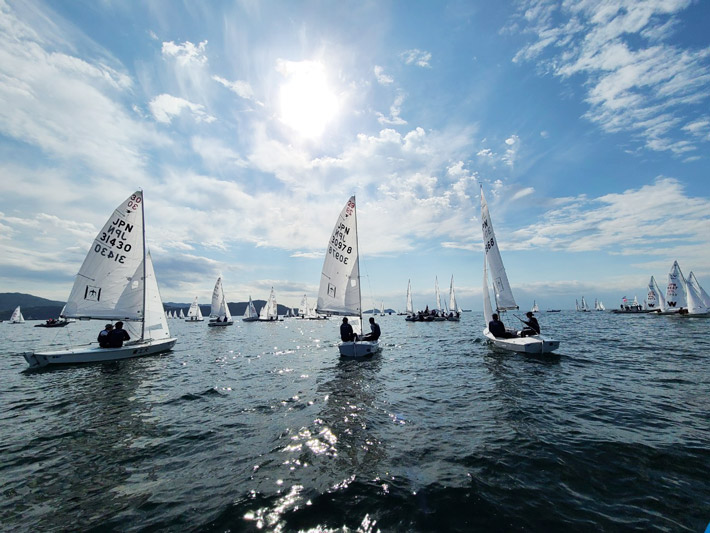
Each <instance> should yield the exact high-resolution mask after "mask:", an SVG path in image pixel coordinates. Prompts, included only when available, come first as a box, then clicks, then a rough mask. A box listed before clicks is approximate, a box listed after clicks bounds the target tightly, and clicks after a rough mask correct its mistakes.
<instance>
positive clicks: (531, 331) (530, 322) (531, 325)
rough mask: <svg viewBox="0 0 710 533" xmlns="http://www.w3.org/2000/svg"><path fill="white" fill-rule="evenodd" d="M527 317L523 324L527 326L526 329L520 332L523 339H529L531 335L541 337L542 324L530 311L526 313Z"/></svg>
mask: <svg viewBox="0 0 710 533" xmlns="http://www.w3.org/2000/svg"><path fill="white" fill-rule="evenodd" d="M525 316H527V317H528V319H527V320H523V323H524V324H525V325H526V326H527V327H524V328H523V330H522V331H521V332H520V336H521V337H528V336H530V335H539V334H540V324H539V323H538V321H537V318H535V317H534V316H533V314H532V311H528V312H527V313H525Z"/></svg>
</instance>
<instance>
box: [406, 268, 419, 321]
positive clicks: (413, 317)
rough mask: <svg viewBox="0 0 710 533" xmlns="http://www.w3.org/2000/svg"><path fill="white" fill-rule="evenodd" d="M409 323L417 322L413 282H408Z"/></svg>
mask: <svg viewBox="0 0 710 533" xmlns="http://www.w3.org/2000/svg"><path fill="white" fill-rule="evenodd" d="M405 320H406V321H407V322H415V321H416V320H417V315H415V314H414V306H413V305H412V280H411V279H410V280H408V281H407V316H406V318H405Z"/></svg>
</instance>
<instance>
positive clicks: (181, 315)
mask: <svg viewBox="0 0 710 533" xmlns="http://www.w3.org/2000/svg"><path fill="white" fill-rule="evenodd" d="M178 318H185V311H183V310H182V308H181V309H180V315H179V316H178Z"/></svg>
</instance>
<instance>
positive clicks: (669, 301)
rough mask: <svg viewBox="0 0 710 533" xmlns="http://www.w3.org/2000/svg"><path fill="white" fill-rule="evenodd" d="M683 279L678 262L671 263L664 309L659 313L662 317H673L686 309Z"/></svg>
mask: <svg viewBox="0 0 710 533" xmlns="http://www.w3.org/2000/svg"><path fill="white" fill-rule="evenodd" d="M685 292H686V289H685V278H684V277H683V273H682V272H681V271H680V266H679V265H678V261H673V265H672V266H671V270H670V272H668V285H667V287H666V309H665V310H664V311H662V312H661V314H663V315H674V314H676V313H680V311H681V309H683V310H685V309H687V307H688V302H687V300H686V296H685Z"/></svg>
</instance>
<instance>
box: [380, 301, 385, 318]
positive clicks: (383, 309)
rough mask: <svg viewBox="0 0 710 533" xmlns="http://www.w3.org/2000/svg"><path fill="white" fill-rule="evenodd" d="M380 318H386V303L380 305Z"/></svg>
mask: <svg viewBox="0 0 710 533" xmlns="http://www.w3.org/2000/svg"><path fill="white" fill-rule="evenodd" d="M380 316H385V302H382V303H381V304H380Z"/></svg>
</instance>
